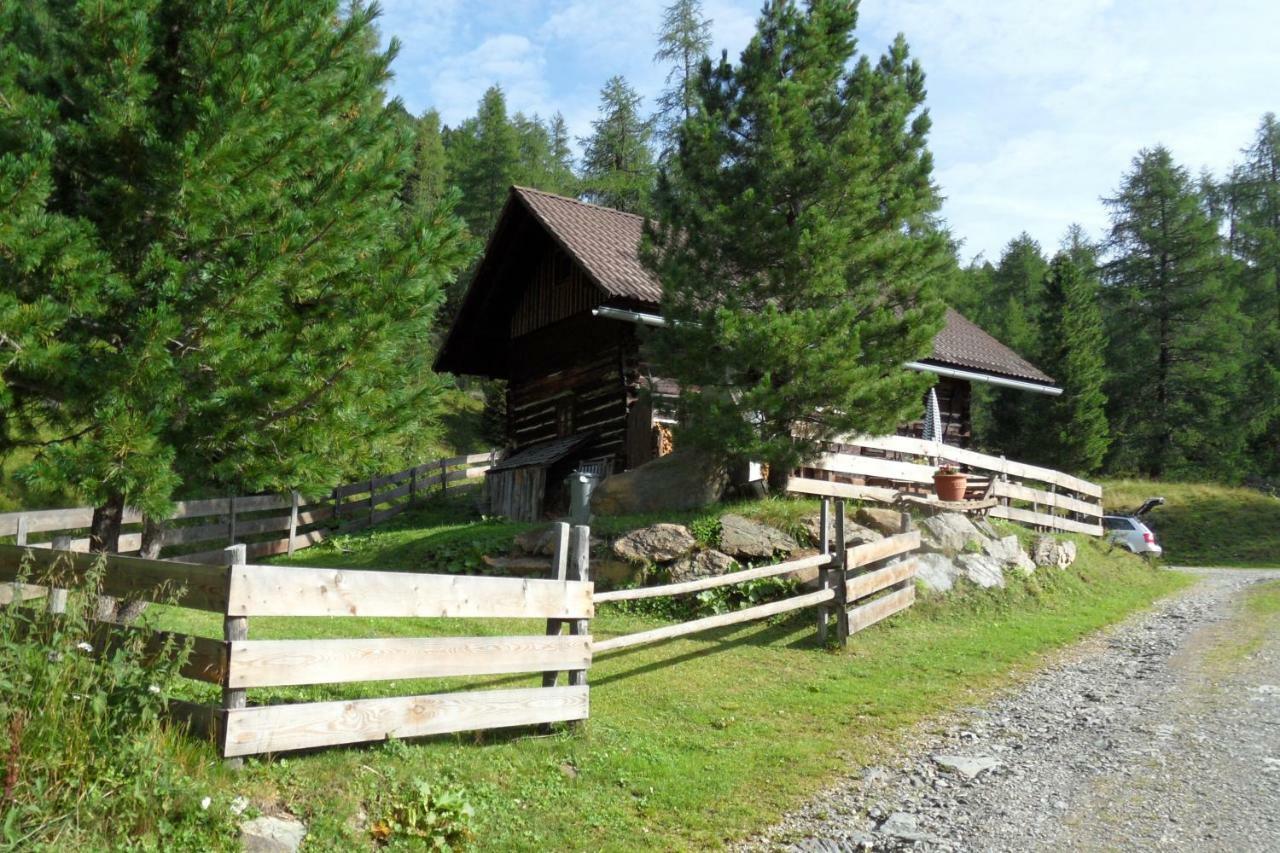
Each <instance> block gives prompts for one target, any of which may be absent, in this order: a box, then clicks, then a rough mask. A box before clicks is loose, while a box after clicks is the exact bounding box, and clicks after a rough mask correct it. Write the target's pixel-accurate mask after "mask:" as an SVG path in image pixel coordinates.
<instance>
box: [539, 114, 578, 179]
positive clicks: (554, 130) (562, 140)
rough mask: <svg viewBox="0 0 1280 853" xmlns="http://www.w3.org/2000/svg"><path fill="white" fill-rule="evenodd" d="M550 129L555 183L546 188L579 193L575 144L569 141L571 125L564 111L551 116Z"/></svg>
mask: <svg viewBox="0 0 1280 853" xmlns="http://www.w3.org/2000/svg"><path fill="white" fill-rule="evenodd" d="M550 131H551V168H552V175H553V185H552V186H550V187H547V188H546V189H547V191H548V192H555V193H560V194H561V195H577V194H578V176H577V175H576V174H575V173H574V171H573V145H572V143H571V142H570V141H569V125H568V124H566V123H565V120H564V115H563V114H562V113H559V112H557V113H556V114H555V115H554V116H552V117H551V128H550Z"/></svg>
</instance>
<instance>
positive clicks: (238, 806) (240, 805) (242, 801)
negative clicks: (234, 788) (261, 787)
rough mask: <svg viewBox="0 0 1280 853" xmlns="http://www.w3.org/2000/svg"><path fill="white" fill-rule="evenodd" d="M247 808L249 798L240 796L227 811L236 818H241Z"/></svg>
mask: <svg viewBox="0 0 1280 853" xmlns="http://www.w3.org/2000/svg"><path fill="white" fill-rule="evenodd" d="M247 808H249V798H248V797H244V796H240V797H236V798H235V799H234V800H232V801H231V805H229V806H227V811H229V812H231V814H232V815H234V816H235V817H240V815H242V814H244V810H245V809H247Z"/></svg>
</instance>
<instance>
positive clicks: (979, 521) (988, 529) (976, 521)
mask: <svg viewBox="0 0 1280 853" xmlns="http://www.w3.org/2000/svg"><path fill="white" fill-rule="evenodd" d="M972 521H973V526H974V527H976V528H978V532H979V533H981V534H982V535H983V536H986V537H987V538H989V539H999V538H1000V534H999V533H997V532H996V529H995V528H994V527H992V526H991V522H990V521H987V519H986V517H985V516H981V515H978V516H974V518H973V519H972Z"/></svg>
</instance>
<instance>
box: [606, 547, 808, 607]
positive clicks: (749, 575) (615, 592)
mask: <svg viewBox="0 0 1280 853" xmlns="http://www.w3.org/2000/svg"><path fill="white" fill-rule="evenodd" d="M831 561H832V557H831V555H830V554H817V555H815V556H812V557H801V558H799V559H797V560H788V561H787V562H785V563H777V564H775V565H772V566H760V567H759V568H755V569H743V570H742V571H739V572H730V573H728V574H724V575H716V576H715V577H709V578H697V579H696V580H691V581H683V582H681V583H669V584H664V585H662V586H648V587H638V588H636V589H612V590H609V591H608V592H597V593H596V594H595V601H596V603H597V604H599V603H600V602H604V601H634V600H636V599H640V598H657V597H659V596H664V595H684V594H686V593H690V592H700V591H702V590H704V589H715V588H716V587H720V586H730V585H732V584H736V583H742V582H743V581H750V580H757V579H758V578H772V577H777V576H778V575H785V574H790V573H791V572H798V571H803V570H804V569H811V568H814V567H818V566H825V565H828V564H829V563H830V562H831Z"/></svg>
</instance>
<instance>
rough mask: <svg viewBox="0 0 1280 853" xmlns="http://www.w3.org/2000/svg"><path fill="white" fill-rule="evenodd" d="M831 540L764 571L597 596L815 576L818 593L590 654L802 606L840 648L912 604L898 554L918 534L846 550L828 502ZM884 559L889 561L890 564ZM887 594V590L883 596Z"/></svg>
mask: <svg viewBox="0 0 1280 853" xmlns="http://www.w3.org/2000/svg"><path fill="white" fill-rule="evenodd" d="M831 511H832V501H828V500H824V501H823V503H822V515H821V522H820V526H821V528H822V530H823V531H828V530H831V529H832V524H831V523H830V521H831ZM833 533H834V537H830V536H827V535H823V536H821V537H820V538H821V539H822V540H823V553H821V554H816V555H814V556H811V557H801V558H799V559H796V560H787V561H785V562H781V563H776V564H774V565H769V566H760V567H757V568H751V569H743V570H742V571H737V572H731V573H729V574H724V575H718V576H715V577H707V578H697V579H695V580H690V581H683V582H680V583H671V584H664V585H662V586H652V587H640V588H636V589H619V590H611V591H608V592H600V593H596V596H595V600H596V601H597V602H601V603H603V602H608V601H635V600H637V599H642V598H658V597H663V596H672V595H687V594H689V593H693V592H701V591H702V590H707V589H715V588H717V587H724V586H732V585H735V584H740V583H744V582H746V581H751V580H757V579H759V578H770V577H778V576H781V575H792V574H800V573H804V572H807V571H809V570H812V569H817V570H818V579H817V585H818V588H817V589H816V590H815V591H813V592H806V593H802V594H800V595H795V596H792V597H790V598H784V599H782V600H780V601H772V602H769V603H767V604H759V605H756V606H754V607H747V608H744V609H742V610H735V611H732V612H730V613H718V614H716V615H714V616H705V617H702V618H700V619H693V620H690V621H688V622H682V623H679V624H676V625H666V626H663V627H661V628H654V629H652V630H649V631H641V632H638V633H635V634H626V635H623V636H620V637H611V638H609V639H607V640H601V641H599V642H597V643H595V646H594V651H595V653H596V654H600V653H603V652H610V651H615V650H617V649H626V648H630V647H632V646H640V645H644V644H647V643H656V642H659V641H661V640H669V639H672V638H674V637H683V636H686V635H688V634H696V633H699V632H701V631H707V630H710V629H712V628H722V627H725V626H727V625H737V624H741V623H743V622H754V621H757V620H760V619H766V618H768V617H770V616H777V615H778V614H781V613H790V612H792V611H796V610H803V609H805V608H809V607H814V608H817V624H818V639H819V641H821V642H824V643H825V642H826V640H827V636H828V630H829V623H830V621H831V617H832V616H834V617H835V622H836V640H837V641H838V642H839V643H840V644H841V645H844V644H846V643H847V642H848V639H849V635H850V634H852V633H856V632H857V631H860V630H862V629H863V628H866V627H868V626H869V625H873V624H875V623H876V622H879V621H880V620H881V619H884V618H886V617H888V616H891V615H892V614H894V613H897V612H898V611H899V610H902V609H903V608H906V607H910V606H911V604H912V603H913V602H914V601H915V585H914V581H915V573H916V564H915V561H914V560H902V559H900V558H901V557H902V556H903V555H905V554H908V553H910V552H912V551H914V550H916V549H917V548H919V547H920V534H919V533H916V532H911V533H904V534H901V535H898V536H890V537H888V538H886V539H884V540H881V541H880V542H874V543H870V544H867V545H855V546H853V547H849V546H848V544H847V540H846V537H845V502H844V500H843V499H836V500H835V501H834V531H833ZM890 561H895V562H892V563H890ZM886 590H889V591H888V592H887V593H885V591H886Z"/></svg>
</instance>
